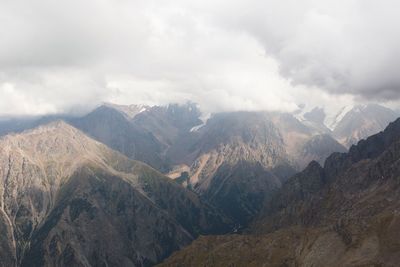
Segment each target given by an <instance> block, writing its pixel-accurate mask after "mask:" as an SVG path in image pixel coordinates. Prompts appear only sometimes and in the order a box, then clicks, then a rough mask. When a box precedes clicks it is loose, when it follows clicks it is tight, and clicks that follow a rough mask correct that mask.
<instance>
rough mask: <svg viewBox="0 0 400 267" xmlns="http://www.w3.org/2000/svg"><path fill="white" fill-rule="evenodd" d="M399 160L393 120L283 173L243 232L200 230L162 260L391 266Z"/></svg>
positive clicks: (398, 228) (399, 219)
mask: <svg viewBox="0 0 400 267" xmlns="http://www.w3.org/2000/svg"><path fill="white" fill-rule="evenodd" d="M399 166H400V121H399V120H397V121H396V122H394V123H392V124H390V125H389V126H388V127H387V128H386V130H385V131H384V132H382V133H379V134H377V135H374V136H372V137H370V138H368V139H366V140H364V141H361V142H360V143H359V144H358V145H357V146H353V147H352V148H351V149H350V151H349V153H342V154H339V153H337V154H333V155H331V156H330V157H329V158H328V159H327V161H326V163H325V165H324V167H321V166H320V165H319V164H318V163H317V162H312V163H311V164H310V165H309V166H308V167H307V168H306V169H305V170H304V171H303V172H300V173H299V174H297V175H295V176H294V177H292V178H291V179H289V180H288V181H287V182H286V183H284V185H283V186H282V188H280V189H279V190H278V191H277V192H276V194H274V196H273V197H272V199H270V200H269V201H267V203H266V207H265V209H264V210H263V215H262V216H260V218H259V219H258V220H257V221H256V222H255V223H254V224H253V225H252V227H251V229H250V230H249V233H248V234H246V235H227V236H217V237H202V238H200V239H198V240H196V241H195V242H194V243H193V244H192V245H191V246H189V247H187V248H185V249H184V250H182V251H180V252H177V253H176V254H174V255H173V256H172V257H170V258H169V259H168V260H167V261H166V262H165V263H164V265H163V266H179V264H178V263H182V266H198V265H200V266H201V265H202V264H204V263H205V262H207V263H210V264H209V265H210V266H221V265H222V266H227V265H238V266H240V265H241V264H243V263H244V262H246V261H248V264H247V266H262V265H266V264H267V265H268V266H282V265H285V266H396V265H397V264H398V262H399V260H400V253H399V252H400V242H399V240H400V239H399V237H400V236H399V233H400V213H399V211H398V209H399V207H400V179H399V177H400V168H399ZM194 251H197V252H196V253H194ZM176 264H178V265H176Z"/></svg>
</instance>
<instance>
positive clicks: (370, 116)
mask: <svg viewBox="0 0 400 267" xmlns="http://www.w3.org/2000/svg"><path fill="white" fill-rule="evenodd" d="M340 116H341V117H342V118H340V119H339V121H338V122H337V124H336V126H335V127H334V130H333V136H334V137H335V138H336V139H337V140H338V141H339V142H340V143H341V144H343V145H344V146H346V147H350V146H351V145H353V144H356V143H357V142H358V141H359V140H361V139H364V138H366V137H368V136H370V135H373V134H376V133H378V132H380V131H382V130H383V129H384V128H385V127H386V126H387V125H388V124H389V123H390V122H391V121H394V120H395V119H396V118H397V116H398V114H397V113H396V112H394V111H393V110H391V109H388V108H386V107H383V106H379V105H372V104H370V105H358V106H355V107H354V108H352V109H350V110H349V111H347V112H345V113H344V115H340Z"/></svg>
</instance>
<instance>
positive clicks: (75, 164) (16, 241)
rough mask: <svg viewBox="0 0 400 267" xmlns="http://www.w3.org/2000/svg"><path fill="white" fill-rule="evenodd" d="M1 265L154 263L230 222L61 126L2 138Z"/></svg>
mask: <svg viewBox="0 0 400 267" xmlns="http://www.w3.org/2000/svg"><path fill="white" fill-rule="evenodd" d="M0 229H1V232H2V235H1V236H0V248H1V249H0V262H1V263H2V264H3V265H4V266H102V265H104V266H148V265H153V264H154V263H156V262H158V261H160V260H162V259H163V258H165V257H166V256H168V255H169V254H170V253H172V252H173V251H175V250H177V249H180V248H182V247H183V246H185V245H188V244H189V243H190V242H191V241H192V240H193V239H194V238H195V237H196V236H197V235H199V234H207V233H218V232H220V233H223V232H226V231H229V230H230V226H229V221H228V220H227V219H225V217H223V216H222V215H220V213H219V212H218V211H217V210H215V209H214V208H212V207H211V206H209V205H207V204H205V203H203V202H202V201H201V200H199V198H198V197H197V196H196V195H195V194H194V193H192V192H190V191H188V190H186V189H184V188H182V187H181V186H179V185H178V184H176V183H174V182H173V181H171V180H170V179H169V178H166V177H165V176H163V175H162V174H160V173H159V172H157V171H155V170H154V169H152V168H151V167H149V166H147V165H145V164H143V163H140V162H137V161H133V160H130V159H128V158H127V157H125V156H123V155H122V154H120V153H118V152H115V151H113V150H111V149H109V148H107V147H106V146H104V145H103V144H101V143H99V142H97V141H94V140H93V139H90V138H89V137H87V136H86V135H85V134H83V133H82V132H80V131H79V130H77V129H75V128H73V127H72V126H70V125H68V124H66V123H64V122H61V121H57V122H54V123H51V124H48V125H45V126H41V127H39V128H36V129H33V130H30V131H27V132H24V133H22V134H14V135H7V136H5V137H3V138H1V139H0Z"/></svg>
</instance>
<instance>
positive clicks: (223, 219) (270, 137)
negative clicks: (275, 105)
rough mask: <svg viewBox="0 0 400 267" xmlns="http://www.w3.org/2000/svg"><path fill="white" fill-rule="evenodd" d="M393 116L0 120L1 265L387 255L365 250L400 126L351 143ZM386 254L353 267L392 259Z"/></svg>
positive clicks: (111, 109) (151, 111)
mask: <svg viewBox="0 0 400 267" xmlns="http://www.w3.org/2000/svg"><path fill="white" fill-rule="evenodd" d="M396 116H397V114H396V112H394V111H392V110H390V109H388V108H385V107H382V106H378V105H367V106H355V107H348V108H344V109H342V110H341V111H340V112H339V114H337V115H336V116H334V117H333V118H327V116H326V115H325V111H324V110H323V109H322V108H318V107H316V108H314V109H312V110H310V111H307V112H303V111H301V112H296V113H282V112H269V111H254V112H249V111H246V112H245V111H238V112H223V113H216V114H211V115H210V116H209V118H208V119H207V120H202V118H203V115H202V114H201V112H200V110H199V108H198V106H197V105H196V104H194V103H186V104H171V105H167V106H145V105H129V106H124V105H115V104H109V103H108V104H104V105H102V106H100V107H98V108H96V109H95V110H93V111H91V112H89V113H88V114H85V115H83V116H70V115H53V116H44V117H31V118H11V119H10V118H9V119H2V120H0V134H1V135H3V137H1V139H0V151H1V154H0V177H1V181H2V183H1V184H0V204H1V213H0V228H1V229H2V232H3V233H5V234H4V235H2V236H1V239H0V247H1V250H0V262H1V263H4V264H5V265H6V266H98V265H102V264H103V265H105V266H107V265H108V266H152V265H154V264H156V263H159V262H160V261H162V260H164V259H165V258H166V257H168V256H169V255H170V254H171V253H173V252H174V251H177V250H181V251H180V252H177V253H176V254H174V255H173V256H172V257H171V258H169V259H168V260H167V261H166V262H165V264H166V265H167V266H199V265H200V266H203V265H207V264H208V265H209V266H221V265H222V266H229V265H230V264H231V265H232V264H233V266H242V265H243V264H244V262H245V261H249V262H250V263H251V264H249V265H250V266H251V265H252V264H253V265H254V266H260V265H262V264H265V263H266V262H270V263H271V266H281V265H282V264H283V265H284V264H286V265H288V266H298V265H300V266H312V265H314V266H320V265H321V263H322V262H323V258H324V257H329V258H335V257H336V258H339V259H340V260H341V261H332V262H329V263H327V264H328V265H326V266H342V265H343V264H344V265H346V264H347V265H349V264H350V263H349V262H345V261H344V260H343V259H344V258H348V259H349V260H352V261H354V262H355V263H357V264H358V263H360V262H361V263H360V264H364V263H363V261H359V260H357V257H356V256H357V255H358V254H360V255H363V254H364V253H367V252H366V251H374V253H375V252H376V251H377V250H380V249H381V250H383V251H385V253H386V252H387V249H386V248H385V247H383V248H381V246H380V243H379V242H386V241H387V240H386V236H383V237H382V236H380V233H377V232H374V234H375V236H376V240H378V241H376V240H375V241H376V242H375V241H374V240H373V242H372V241H371V240H367V241H365V240H364V239H363V238H364V236H367V234H366V233H367V232H365V231H366V229H367V228H368V227H376V228H377V229H378V228H379V227H380V225H379V224H375V222H376V220H378V219H380V218H381V216H383V215H382V214H383V213H382V214H381V213H380V212H381V211H382V212H383V211H387V212H389V215H390V216H391V215H392V214H391V213H390V208H393V209H395V208H396V204H397V203H398V202H396V201H397V198H396V192H397V191H395V187H396V184H395V183H394V182H393V180H395V179H394V178H395V177H396V175H397V174H396V168H395V165H396V160H397V158H396V157H397V151H396V148H395V146H396V145H395V144H396V142H397V141H398V139H399V138H398V135H399V133H400V131H399V129H400V126H399V125H400V122H399V121H396V122H395V123H392V124H390V126H389V127H388V128H387V129H386V130H385V131H384V132H381V133H379V134H377V135H375V136H372V137H370V138H368V139H367V140H362V141H360V142H358V141H359V140H361V139H362V138H365V137H367V135H371V134H375V133H378V132H379V131H381V130H383V128H384V127H385V125H387V124H388V123H389V122H390V121H392V120H395V118H396ZM356 142H358V144H357V145H354V144H355V143H356ZM310 162H311V163H310ZM322 166H324V167H322ZM382 177H383V178H382ZM387 177H392V179H389V178H387ZM393 177H394V178H393ZM378 178H379V179H378ZM376 190H377V191H376ZM385 190H386V191H385ZM371 192H372V193H371ZM385 194H387V196H388V197H385ZM377 203H378V204H377ZM383 203H386V204H388V203H389V204H390V203H391V204H390V205H391V206H390V205H389V204H388V208H386V206H385V205H386V204H385V205H384V204H383ZM363 205H366V207H368V209H367V210H366V209H363ZM370 207H373V211H372V212H371V213H368V210H369V208H370ZM389 207H390V208H389ZM355 208H357V211H354V209H355ZM365 210H366V211H365ZM363 212H364V213H365V214H364V213H363ZM385 214H386V213H385ZM385 214H384V215H385ZM363 216H364V217H363ZM385 216H386V215H385ZM390 216H389V217H390ZM382 218H386V217H382ZM390 218H392V217H390ZM354 225H356V226H354ZM358 225H362V227H361V226H360V227H358ZM364 225H365V227H367V228H363V227H364ZM394 225H396V223H395V222H394ZM368 229H370V228H368ZM371 229H372V228H371ZM374 229H375V228H374ZM396 229H397V228H393V231H395V230H396ZM368 231H369V230H368ZM371 231H372V232H373V231H375V230H373V229H372V230H371ZM393 231H392V232H390V233H388V234H394V232H393ZM98 233H102V234H101V235H99V234H98ZM232 233H244V234H241V235H237V234H232ZM368 233H369V232H368ZM210 234H211V236H209V235H210ZM222 234H223V235H222ZM227 234H228V235H227ZM203 235H207V236H205V237H204V236H203ZM358 235H359V236H358ZM199 236H200V238H199V239H197V240H196V241H195V242H194V243H193V244H192V245H190V246H189V247H187V248H184V247H186V246H188V245H189V244H190V243H191V242H192V241H193V240H195V239H196V238H197V237H199ZM375 236H374V238H375ZM394 236H395V235H394ZM357 238H358V239H357ZM380 238H382V239H380ZM339 239H340V240H342V241H343V242H344V243H343V242H342V243H341V242H339V241H340V240H339ZM350 239H351V241H349V240H350ZM288 240H290V241H288ZM338 240H339V241H338ZM370 241H371V242H372V243H371V242H370ZM363 242H367V243H365V244H366V245H365V244H364V243H363ZM374 242H375V243H374ZM390 242H392V241H390ZM259 243H260V244H263V245H262V246H261V247H258V245H256V244H259ZM325 243H328V244H331V243H332V244H333V245H332V247H324V245H326V244H325ZM271 244H276V245H271ZM388 244H389V243H388ZM396 244H397V243H393V246H391V247H390V249H391V250H393V251H397V250H396V249H395V247H396ZM363 246H366V248H365V250H363V249H364V248H363ZM371 246H372V247H371ZM240 247H243V251H236V250H235V249H237V248H240ZM360 247H362V248H361V249H359V248H360ZM298 248H302V252H301V253H300V252H298V251H297V250H298ZM350 248H353V249H350ZM349 249H350V250H349ZM332 250H334V251H336V250H337V251H339V252H337V253H342V254H329V253H330V251H332ZM321 251H322V252H321ZM324 251H325V252H326V253H328V254H326V253H325V254H324ZM349 251H350V252H349ZM332 253H333V252H332ZM335 253H336V252H335ZM346 253H347V254H346ZM357 253H358V254H357ZM387 253H389V254H388V255H389V256H387V255H386V254H385V255H383V254H379V253H378V252H376V253H375V254H374V255H375V256H373V257H372V256H371V257H370V258H367V257H364V258H363V259H365V262H367V263H368V264H369V263H374V264H375V263H377V264H378V263H379V261H378V258H379V257H383V259H384V261H385V262H394V259H397V258H396V257H394V256H393V255H392V254H391V253H390V251H389V252H387ZM360 257H361V256H360ZM252 258H255V259H256V260H255V261H254V262H251V261H250V259H252ZM266 259H269V260H270V261H269V260H268V261H266ZM178 263H179V264H180V263H182V264H183V265H179V264H178ZM338 264H339V265H338ZM350 265H351V264H350Z"/></svg>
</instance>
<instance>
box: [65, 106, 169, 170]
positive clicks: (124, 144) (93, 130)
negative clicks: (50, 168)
mask: <svg viewBox="0 0 400 267" xmlns="http://www.w3.org/2000/svg"><path fill="white" fill-rule="evenodd" d="M70 122H71V124H73V125H74V126H75V127H76V128H78V129H80V130H82V131H83V132H85V133H86V134H88V135H89V136H91V137H92V138H94V139H96V140H98V141H100V142H102V143H104V144H106V145H107V146H109V147H111V148H112V149H115V150H117V151H119V152H121V153H123V154H124V155H126V156H127V157H129V158H131V159H135V160H139V161H143V162H145V163H147V164H149V165H150V166H152V167H153V168H156V169H158V170H166V169H167V166H165V164H164V161H163V159H162V152H163V150H164V149H165V146H164V145H163V144H161V143H160V142H159V141H158V140H157V138H155V136H154V135H153V134H152V133H151V132H148V131H147V130H145V129H143V128H141V127H139V126H137V125H134V124H132V123H131V121H130V119H129V118H127V117H126V115H124V114H122V113H121V111H119V110H116V109H115V108H114V107H110V106H108V105H103V106H100V107H99V108H97V109H95V110H94V111H92V112H90V113H89V114H87V115H85V116H83V117H81V118H76V119H72V120H70Z"/></svg>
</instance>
